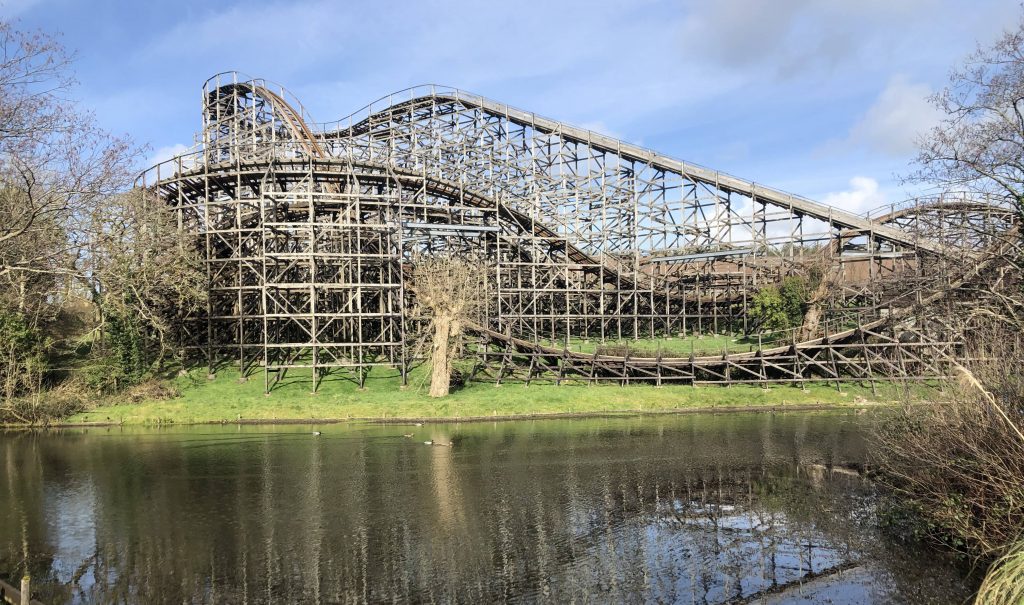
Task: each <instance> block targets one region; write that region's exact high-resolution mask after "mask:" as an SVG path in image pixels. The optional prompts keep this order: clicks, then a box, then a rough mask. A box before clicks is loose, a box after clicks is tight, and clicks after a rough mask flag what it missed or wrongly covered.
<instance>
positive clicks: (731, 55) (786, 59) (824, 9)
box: [683, 0, 938, 76]
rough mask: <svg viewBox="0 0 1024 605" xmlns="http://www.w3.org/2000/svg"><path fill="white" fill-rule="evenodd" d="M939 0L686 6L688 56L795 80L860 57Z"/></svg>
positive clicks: (725, 0) (728, 1) (731, 0)
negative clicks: (886, 29)
mask: <svg viewBox="0 0 1024 605" xmlns="http://www.w3.org/2000/svg"><path fill="white" fill-rule="evenodd" d="M937 3H938V2H937V0H899V1H897V2H892V1H891V0H861V1H860V2H846V1H843V0H831V1H829V0H775V1H773V2H764V1H763V0H716V1H715V2H697V1H693V0H691V1H690V2H689V3H688V8H689V16H688V18H687V20H686V23H685V26H684V29H683V36H684V45H685V46H686V48H687V50H688V53H687V54H688V55H690V56H696V57H699V58H706V59H710V60H711V61H713V62H715V63H717V64H719V65H722V66H724V67H728V68H743V67H748V66H756V67H758V68H762V67H766V68H767V70H766V71H768V72H770V73H771V75H782V76H796V75H799V74H802V73H805V72H806V71H807V70H808V69H811V68H814V67H834V66H835V65H837V64H840V63H843V62H848V61H850V60H852V59H855V58H856V57H857V56H858V55H859V54H861V53H862V52H863V51H864V50H865V48H866V47H867V46H870V45H871V44H872V43H873V42H874V40H875V39H876V38H878V37H884V36H885V32H884V30H883V27H886V26H889V27H891V24H892V23H899V22H901V21H902V20H904V19H906V18H908V17H909V16H914V17H917V18H919V17H920V14H921V13H922V12H923V11H922V9H924V8H926V7H927V5H935V4H937Z"/></svg>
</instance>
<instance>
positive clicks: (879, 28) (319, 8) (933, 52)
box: [0, 0, 1021, 212]
mask: <svg viewBox="0 0 1024 605" xmlns="http://www.w3.org/2000/svg"><path fill="white" fill-rule="evenodd" d="M0 13H2V14H4V15H6V16H8V17H12V18H14V19H16V20H17V21H18V23H19V27H20V28H23V29H25V28H40V29H43V30H46V31H49V32H60V33H61V34H62V39H63V42H64V44H65V45H66V46H68V47H69V48H71V49H74V50H75V51H76V53H77V63H76V68H77V74H78V79H79V81H80V82H81V85H80V88H79V89H78V91H77V98H78V99H79V100H80V102H81V103H82V104H83V105H84V106H87V107H89V108H91V109H93V110H94V111H95V112H96V115H97V117H98V119H99V121H100V122H101V124H102V125H103V126H104V127H105V128H107V129H108V130H111V131H113V132H116V133H128V134H131V135H132V136H133V137H134V138H135V139H136V140H137V141H138V142H140V143H142V144H146V145H148V146H149V148H150V151H149V156H150V158H151V159H153V158H163V157H167V156H168V155H169V154H170V153H171V152H172V150H174V149H179V148H184V147H186V146H188V145H191V144H192V141H193V133H194V131H195V130H196V129H197V128H198V126H199V119H200V116H199V109H200V100H201V99H200V87H201V86H202V83H203V81H204V80H206V78H208V77H209V76H211V75H213V74H215V73H217V72H221V71H227V70H238V71H242V72H245V73H247V74H250V75H254V76H258V77H263V78H266V79H269V80H273V81H275V82H278V83H280V84H283V85H284V86H285V87H287V88H288V89H289V90H290V91H291V92H292V93H294V94H295V95H296V96H297V97H298V98H300V99H301V100H302V101H303V104H304V105H305V106H306V108H307V110H308V111H309V112H310V114H311V115H312V116H313V117H314V118H315V119H316V120H318V121H329V120H333V119H336V118H340V117H342V116H346V115H348V114H349V113H351V112H353V111H355V110H356V109H359V108H361V107H363V106H364V105H366V104H367V103H368V102H370V101H372V100H374V99H377V98H379V97H381V96H384V95H386V94H387V93H390V92H394V91H397V90H400V89H404V88H407V87H409V86H413V85H416V84H426V83H434V84H443V85H448V86H454V87H457V88H462V89H465V90H468V91H471V92H474V93H478V94H482V95H484V96H487V97H490V98H492V99H495V100H498V101H502V102H505V103H508V104H510V105H513V106H516V107H520V108H523V109H527V110H530V111H534V112H536V113H538V114H541V115H545V116H547V117H551V118H554V119H558V120H561V121H564V122H569V123H571V124H576V125H580V126H584V127H588V128H591V129H593V130H596V131H600V132H604V133H606V134H609V135H612V136H616V137H619V138H621V139H624V140H626V141H630V142H633V143H638V144H641V145H644V146H646V147H650V148H653V149H656V150H658V151H659V152H661V153H665V154H668V155H671V156H675V157H677V158H680V159H684V160H687V161H690V162H694V163H697V164H702V165H705V166H709V167H712V168H715V169H718V170H722V171H724V172H728V173H731V174H734V175H736V176H739V177H742V178H746V179H750V180H753V181H756V182H758V183H763V184H765V185H770V186H774V187H778V188H781V189H785V190H788V191H792V192H794V193H799V194H801V195H805V196H807V197H811V198H813V199H819V200H823V201H826V202H829V203H833V204H835V205H838V206H842V207H844V208H846V209H849V210H854V211H858V212H861V211H864V210H868V209H870V208H873V207H876V206H879V205H881V204H883V203H888V202H895V201H899V200H902V199H904V198H906V197H907V196H908V195H909V193H910V191H909V190H908V189H907V188H905V187H903V186H901V185H900V184H899V180H898V178H897V175H898V174H900V173H904V172H906V171H907V166H908V162H909V160H910V159H911V158H912V157H913V155H914V142H915V138H916V136H917V135H918V133H919V132H921V131H922V130H924V129H927V127H928V126H929V125H930V124H932V123H933V122H934V120H935V119H936V115H935V113H934V111H933V110H932V109H931V108H930V107H929V105H928V104H927V103H926V102H925V97H926V96H927V95H928V94H929V93H931V92H933V91H935V90H936V89H938V88H940V87H941V86H942V85H943V83H944V82H945V79H946V75H947V73H948V70H949V68H950V67H951V66H952V65H953V64H954V63H955V62H957V61H958V60H959V59H960V58H962V57H963V56H964V55H965V54H967V53H968V52H970V51H971V50H972V49H973V48H974V47H975V45H976V44H977V43H978V42H981V43H982V44H985V43H989V42H991V41H992V40H993V39H995V38H996V37H997V36H998V35H999V34H1000V33H1001V32H1002V31H1003V30H1004V29H1005V28H1010V27H1013V26H1015V25H1016V23H1017V20H1018V18H1019V15H1020V13H1021V8H1020V5H1019V4H1018V3H1017V2H1015V1H1014V0H958V1H955V0H857V1H854V0H715V1H714V2H712V1H710V0H675V1H657V0H625V1H623V0H619V1H611V0H584V1H579V2H576V1H570V2H562V1H559V0H542V1H535V0H516V1H506V2H487V1H485V0H467V1H462V0H459V1H435V0H417V1H411V0H410V1H407V2H389V1H387V0H375V1H356V0H351V1H348V2H329V1H326V0H294V1H286V0H282V1H269V2H261V1H258V0H250V1H248V2H210V1H209V0H205V1H196V0H175V1H173V2H171V1H163V0H153V1H149V2H138V1H134V2H129V1H121V2H116V1H113V0H89V1H87V0H0Z"/></svg>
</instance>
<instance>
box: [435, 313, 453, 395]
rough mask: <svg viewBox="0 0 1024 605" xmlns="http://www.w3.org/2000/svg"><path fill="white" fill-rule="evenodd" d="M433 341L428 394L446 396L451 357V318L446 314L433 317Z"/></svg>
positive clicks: (450, 378) (449, 384) (450, 372)
mask: <svg viewBox="0 0 1024 605" xmlns="http://www.w3.org/2000/svg"><path fill="white" fill-rule="evenodd" d="M433 323H434V343H433V346H432V347H431V353H430V364H431V370H430V396H431V397H447V396H448V391H449V390H450V389H451V381H452V358H451V343H450V342H449V341H450V339H451V332H452V318H451V317H449V316H447V315H436V316H435V317H434V322H433Z"/></svg>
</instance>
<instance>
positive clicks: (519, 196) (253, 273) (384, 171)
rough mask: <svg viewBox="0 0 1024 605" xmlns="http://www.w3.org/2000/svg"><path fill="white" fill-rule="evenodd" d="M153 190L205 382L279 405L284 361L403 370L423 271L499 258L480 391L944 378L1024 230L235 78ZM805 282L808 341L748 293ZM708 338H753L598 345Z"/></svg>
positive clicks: (543, 132) (591, 138) (980, 210)
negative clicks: (215, 377) (184, 252)
mask: <svg viewBox="0 0 1024 605" xmlns="http://www.w3.org/2000/svg"><path fill="white" fill-rule="evenodd" d="M140 186H141V187H142V189H143V191H145V192H146V194H147V195H152V196H157V197H158V198H159V199H160V200H161V202H162V203H166V204H170V205H171V206H172V207H174V208H175V209H176V211H177V213H178V217H179V224H180V225H181V228H183V229H193V230H195V232H196V233H198V234H200V237H201V241H202V247H203V253H204V255H205V263H206V270H207V276H208V280H209V281H208V283H209V292H210V295H209V302H208V304H207V308H206V310H205V313H203V314H202V315H201V316H196V317H189V318H186V320H185V321H184V326H183V328H184V329H185V331H186V332H187V334H188V347H189V349H190V350H191V351H192V352H193V353H196V354H198V355H200V356H202V357H203V358H204V359H205V361H206V363H207V364H208V365H209V366H210V368H211V370H213V369H215V368H216V367H218V366H219V365H221V364H224V363H228V362H232V363H237V364H239V367H240V369H241V370H242V371H243V373H246V374H248V373H250V372H251V371H253V370H255V369H258V368H259V369H262V370H263V372H264V376H265V383H266V385H267V389H268V391H269V390H270V389H271V388H272V386H273V384H274V383H275V382H276V381H277V380H278V379H279V378H280V377H281V376H283V375H284V373H285V372H287V371H288V370H289V369H290V368H300V367H301V368H311V369H312V372H313V377H314V378H313V382H314V388H315V387H316V385H317V384H318V382H319V380H320V379H321V378H322V377H323V376H324V375H326V373H328V372H331V371H333V370H335V369H344V370H346V371H353V372H355V376H356V379H357V380H359V381H360V382H362V380H363V379H364V378H365V376H366V370H367V369H368V368H370V367H372V366H375V365H387V366H393V367H397V368H400V369H401V370H402V373H403V376H404V375H405V372H406V371H407V370H408V368H409V367H410V365H411V364H413V363H415V362H416V361H417V360H416V359H414V357H415V354H414V350H413V347H412V346H411V343H412V339H413V333H414V332H415V331H416V327H417V325H419V322H420V318H417V317H416V316H415V315H414V313H413V311H412V309H413V307H414V305H413V302H414V301H413V297H412V294H411V293H410V292H409V290H408V289H407V288H406V285H407V283H406V280H407V277H408V276H407V274H408V271H407V267H408V264H409V263H410V262H411V260H412V259H414V258H419V257H420V256H421V255H424V254H437V253H461V252H472V253H473V255H474V258H485V259H488V262H487V266H486V267H485V269H486V270H487V271H488V272H489V278H490V279H488V280H487V281H488V286H487V291H486V292H481V294H480V295H481V296H485V297H487V298H488V300H489V301H493V305H491V307H490V308H489V310H488V311H487V313H486V317H483V318H481V320H480V321H479V322H477V323H474V324H472V325H471V326H470V331H471V333H472V334H473V335H474V337H473V338H474V340H475V344H476V346H475V347H474V348H473V350H474V351H475V352H476V354H477V355H478V358H479V363H478V364H477V371H476V372H475V375H476V377H477V378H481V379H482V378H483V377H489V379H493V380H495V381H497V382H501V381H505V380H524V381H526V382H527V383H529V382H530V381H533V380H537V379H539V378H544V379H551V380H555V381H559V382H560V381H565V380H575V381H580V380H582V381H586V382H597V381H616V382H620V383H623V384H625V383H629V382H640V381H642V382H652V383H656V384H662V383H664V382H671V381H676V382H684V383H692V384H698V383H724V384H729V383H760V384H764V383H771V382H779V383H787V382H792V383H799V382H805V381H810V380H816V381H835V382H837V383H838V382H840V381H849V380H854V381H865V382H870V383H871V384H874V382H875V381H878V380H884V379H888V378H893V377H896V378H900V379H909V380H928V379H937V378H943V377H946V376H948V375H949V373H950V367H951V363H953V362H954V360H955V358H956V356H957V355H958V350H959V347H960V343H961V342H962V340H963V334H962V329H959V330H958V329H954V328H952V327H950V326H949V325H947V324H944V323H942V322H936V321H933V320H932V319H931V318H930V315H929V309H930V308H932V307H934V306H935V305H948V304H955V300H956V299H957V297H958V296H961V295H962V293H963V292H964V291H965V290H969V289H970V288H971V287H972V284H973V283H974V282H975V280H978V279H983V278H984V275H985V273H986V271H989V270H990V269H992V266H993V263H997V262H998V259H999V258H1000V257H1001V255H1000V254H997V252H998V251H1000V250H1001V249H1002V247H1004V246H1007V245H1009V244H1008V242H1011V241H1015V236H1014V235H1013V234H1014V233H1015V232H1016V229H1017V225H1016V214H1015V213H1013V212H1011V211H1010V210H1009V209H1008V208H1007V207H1005V206H1003V205H1001V204H999V203H996V202H990V201H988V200H978V199H949V198H936V199H921V200H915V201H912V202H910V203H907V204H904V205H901V206H900V207H898V208H897V207H891V208H888V209H885V210H884V211H876V212H873V213H871V214H869V215H867V216H858V215H855V214H852V213H849V212H845V211H842V210H839V209H836V208H832V207H829V206H826V205H823V204H819V203H816V202H813V201H811V200H808V199H805V198H801V197H798V196H795V195H791V194H788V193H785V192H781V191H778V190H775V189H771V188H768V187H763V186H761V185H756V184H754V183H750V182H747V181H743V180H742V179H738V178H736V177H732V176H729V175H725V174H722V173H719V172H716V171H713V170H710V169H707V168H703V167H699V166H696V165H693V164H689V163H685V162H681V161H678V160H674V159H671V158H667V157H665V156H663V155H660V154H657V153H655V152H653V151H649V150H645V149H642V148H639V147H636V146H634V145H629V144H627V143H623V142H621V141H617V140H614V139H611V138H609V137H607V136H604V135H600V134H597V133H593V132H589V131H586V130H582V129H579V128H574V127H571V126H568V125H565V124H561V123H559V122H556V121H553V120H550V119H547V118H542V117H539V116H536V115H534V114H532V113H528V112H524V111H522V110H518V109H514V108H511V107H508V106H505V105H502V104H499V103H496V102H494V101H490V100H487V99H484V98H481V97H479V96H476V95H472V94H468V93H465V92H462V91H458V90H454V89H449V88H442V87H437V86H428V87H419V88H415V89H410V90H408V91H404V92H402V93H396V94H395V95H391V96H389V97H387V98H385V99H382V100H381V101H378V102H376V103H374V104H371V105H370V106H368V107H366V108H364V109H363V110H361V111H359V112H357V113H355V114H353V115H352V116H350V117H348V118H346V119H345V120H342V121H339V122H335V123H332V124H317V123H315V122H313V121H312V120H311V119H310V118H309V117H308V115H307V114H306V112H305V110H304V109H303V107H302V105H301V104H300V103H298V102H297V101H296V100H294V99H293V98H291V96H290V95H289V94H288V93H287V92H286V91H285V90H284V89H281V88H278V87H274V86H272V85H270V84H268V83H267V82H265V81H262V80H252V79H246V78H241V77H239V76H238V75H237V74H234V73H229V74H221V75H218V76H215V77H214V78H211V79H210V80H209V81H207V82H206V84H205V85H204V87H203V129H202V132H201V135H200V139H199V141H198V142H197V146H196V149H195V150H194V151H193V152H191V153H188V154H184V155H182V156H179V157H177V158H174V159H173V160H170V161H168V162H165V163H163V164H161V165H158V166H155V167H153V168H152V169H150V170H149V171H147V172H146V173H144V174H143V175H142V177H141V178H140ZM872 215H873V216H872ZM811 267H814V268H816V270H817V271H818V272H819V273H820V274H821V275H822V278H821V286H819V287H818V288H817V289H816V290H815V292H814V293H813V296H812V300H811V301H809V303H808V306H809V307H810V308H809V309H808V313H807V314H806V317H807V318H808V319H807V320H806V321H805V324H804V325H803V326H801V327H799V328H795V329H793V330H791V331H789V332H787V333H785V334H779V333H773V334H763V333H760V332H759V331H758V329H757V326H755V325H753V323H752V322H751V321H750V319H749V313H748V311H749V308H750V304H751V298H752V296H753V295H754V293H756V292H757V291H758V290H759V289H760V288H762V287H764V286H765V285H770V284H774V283H777V282H778V281H779V280H780V279H782V278H783V277H785V276H786V275H790V274H800V273H802V272H807V271H808V270H809V268H811ZM812 318H813V319H812ZM712 333H714V334H743V335H746V342H747V343H748V344H747V345H746V348H745V350H744V349H740V350H737V347H735V346H734V347H732V350H730V349H729V347H728V346H727V347H726V348H725V349H724V350H723V351H722V352H721V353H716V354H714V355H709V354H707V353H706V352H704V353H700V352H698V351H696V350H694V351H692V352H691V354H690V355H688V356H680V355H679V353H678V351H676V352H673V353H668V354H663V353H662V352H661V351H662V349H661V348H660V347H659V349H658V350H657V351H655V352H651V351H650V350H648V351H640V350H635V349H633V350H631V349H630V348H629V347H628V346H627V347H626V348H625V350H615V348H614V347H611V348H608V347H601V346H600V344H601V343H608V342H611V341H614V342H623V341H627V342H628V341H634V340H641V339H644V340H651V341H652V342H664V340H662V339H669V338H679V337H687V336H701V335H705V334H712ZM581 341H589V342H592V343H597V344H596V345H595V347H594V350H593V351H591V352H582V351H581V350H579V347H578V346H576V345H577V344H578V343H579V342H581ZM755 341H756V343H757V344H756V346H755V345H754V343H755Z"/></svg>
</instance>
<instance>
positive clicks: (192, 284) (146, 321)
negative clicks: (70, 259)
mask: <svg viewBox="0 0 1024 605" xmlns="http://www.w3.org/2000/svg"><path fill="white" fill-rule="evenodd" d="M90 234H91V235H92V237H93V242H94V243H93V244H92V245H91V246H90V248H89V250H88V254H87V255H86V256H85V257H84V258H83V262H82V265H83V269H86V273H88V275H89V278H90V280H91V282H92V287H93V291H94V296H95V298H96V301H97V302H98V304H99V307H100V310H101V316H102V317H106V316H107V315H109V314H116V315H117V316H120V317H132V318H135V319H137V320H138V323H139V324H140V325H142V326H143V328H144V330H145V332H146V333H145V334H144V335H143V336H144V337H145V339H146V341H147V342H146V343H145V344H146V346H147V348H148V349H151V350H152V353H153V356H152V361H153V362H155V363H156V364H157V366H158V367H160V366H162V364H163V362H164V360H165V358H166V356H167V353H168V352H169V351H170V350H171V348H173V347H174V346H175V345H177V344H180V343H179V342H178V337H179V336H180V333H181V332H180V328H181V325H182V324H183V322H184V320H185V319H186V318H187V317H188V316H189V315H190V314H191V313H193V312H196V311H198V310H199V309H200V307H201V306H202V304H203V302H204V301H205V300H206V295H207V288H206V274H205V272H204V271H203V264H202V258H201V256H200V254H199V247H198V245H197V244H198V242H197V238H198V234H197V232H195V231H191V230H188V229H187V228H183V227H182V226H179V225H178V222H177V218H176V216H175V214H174V211H173V209H171V208H170V206H168V205H166V204H164V203H163V202H162V200H160V199H159V198H158V197H156V196H153V195H149V194H147V192H145V191H143V190H141V189H132V190H130V191H128V192H125V193H122V194H118V195H114V196H111V197H109V198H107V199H105V200H102V201H101V202H100V203H99V204H98V205H97V206H96V207H95V208H94V209H93V211H92V222H91V227H90ZM100 327H101V328H102V324H101V326H100Z"/></svg>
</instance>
